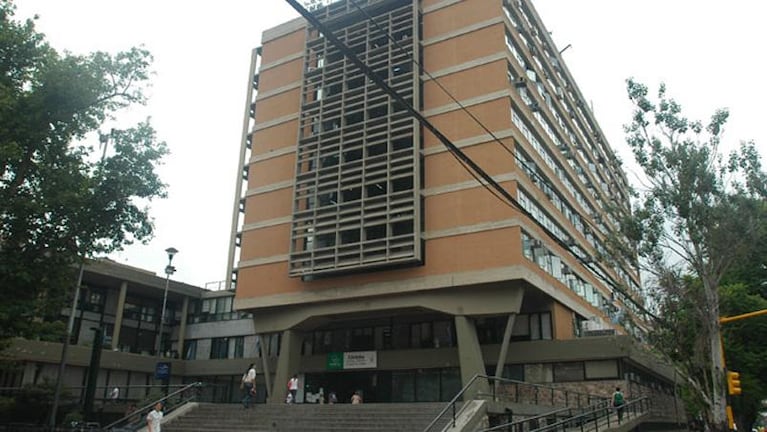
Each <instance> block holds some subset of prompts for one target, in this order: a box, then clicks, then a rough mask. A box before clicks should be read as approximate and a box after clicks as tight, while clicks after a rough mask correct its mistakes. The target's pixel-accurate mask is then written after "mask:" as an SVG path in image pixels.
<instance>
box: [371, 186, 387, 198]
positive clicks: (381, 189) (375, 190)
mask: <svg viewBox="0 0 767 432" xmlns="http://www.w3.org/2000/svg"><path fill="white" fill-rule="evenodd" d="M381 195H386V183H376V184H372V185H368V187H367V196H368V197H377V196H381Z"/></svg>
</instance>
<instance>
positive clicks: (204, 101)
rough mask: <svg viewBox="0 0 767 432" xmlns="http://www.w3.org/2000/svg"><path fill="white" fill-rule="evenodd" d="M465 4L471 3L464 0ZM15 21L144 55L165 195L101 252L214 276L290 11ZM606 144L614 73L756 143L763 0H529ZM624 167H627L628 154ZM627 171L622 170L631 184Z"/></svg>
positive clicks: (229, 4)
mask: <svg viewBox="0 0 767 432" xmlns="http://www.w3.org/2000/svg"><path fill="white" fill-rule="evenodd" d="M466 1H471V0H466ZM17 5H18V12H17V18H26V17H31V16H33V15H34V14H38V15H39V17H40V18H39V20H38V21H37V26H38V29H39V30H40V31H42V32H44V33H45V34H46V35H47V37H48V40H49V42H50V43H51V44H52V45H53V46H54V47H55V48H57V49H60V50H69V51H72V52H74V53H78V54H84V53H87V52H91V51H95V50H101V51H109V52H116V51H118V50H126V49H128V48H130V47H132V46H136V45H142V44H143V45H144V46H145V47H146V48H147V49H149V50H150V51H151V52H152V54H153V55H154V58H155V63H154V67H153V69H154V71H155V73H156V74H155V76H154V77H153V78H152V88H151V90H150V92H149V96H150V98H151V99H150V102H149V104H148V105H147V106H146V107H141V108H139V109H134V110H132V111H131V112H130V113H126V114H125V115H124V116H123V117H121V118H122V119H123V121H124V122H127V121H128V120H130V121H136V120H139V119H143V118H145V117H147V116H151V117H152V123H153V125H154V127H155V128H156V129H157V132H158V136H159V137H160V139H162V140H164V141H166V142H167V144H168V146H169V147H170V150H171V155H170V156H169V157H168V158H167V159H166V161H165V165H164V166H163V167H161V168H160V173H161V175H162V178H163V180H164V181H165V182H166V183H167V184H168V185H169V197H168V199H166V200H162V201H157V202H154V203H153V204H152V210H151V212H152V215H153V216H154V218H155V228H156V235H155V238H154V239H153V240H152V241H151V242H150V243H149V244H148V245H134V246H130V247H128V248H127V249H126V250H125V251H123V252H121V253H117V254H114V255H113V256H111V258H112V259H114V260H116V261H119V262H122V263H126V264H129V265H133V266H137V267H141V268H144V269H147V270H150V271H154V272H156V273H158V274H163V268H164V267H165V265H166V264H167V257H166V255H165V252H164V250H165V249H166V248H167V247H170V246H173V247H175V248H177V249H178V250H179V251H180V252H179V254H178V255H177V257H176V259H175V260H174V264H175V265H176V268H177V269H178V272H177V273H176V274H175V275H174V279H178V280H181V281H184V282H187V283H191V284H196V285H203V284H205V283H206V282H211V281H218V280H223V279H224V277H225V273H226V259H227V251H228V246H229V231H230V223H231V211H232V202H233V199H234V196H233V194H234V185H235V180H236V177H237V176H238V175H239V169H238V167H237V162H238V161H237V158H238V154H239V144H240V133H241V126H242V113H243V109H244V105H245V102H246V101H245V91H246V86H247V85H248V76H247V74H248V65H249V59H250V51H251V49H252V48H254V47H256V46H258V45H259V44H260V39H261V33H262V31H263V30H264V29H267V28H270V27H273V26H275V25H277V24H280V23H282V22H284V21H286V20H288V19H291V18H293V17H295V16H297V14H296V13H295V12H294V11H293V10H292V9H291V8H290V6H288V5H287V3H286V2H284V1H282V0H250V1H240V0H237V1H227V0H224V1H220V2H215V3H214V2H210V1H208V2H202V1H197V0H188V1H154V0H153V1H149V0H131V1H127V0H119V1H118V0H66V1H62V0H21V1H20V0H17ZM534 5H535V7H536V8H537V10H538V13H539V14H540V16H541V18H542V19H543V21H544V23H545V25H546V27H547V28H548V30H549V31H550V32H551V33H552V37H553V38H554V41H555V42H556V44H557V45H558V48H559V49H560V50H561V49H563V48H564V47H565V46H567V45H568V44H571V47H570V48H568V49H567V50H566V51H565V52H564V54H563V56H564V59H565V62H566V64H567V66H568V68H569V69H570V72H571V73H572V74H573V76H574V78H575V80H576V81H577V83H578V85H579V87H580V89H581V91H582V92H583V94H584V96H585V97H586V98H587V99H588V100H589V101H590V102H591V103H592V104H593V107H594V112H595V114H596V117H597V120H598V121H599V123H600V126H601V128H602V130H603V132H604V133H605V134H606V135H607V138H608V140H609V142H610V144H611V146H612V147H613V148H614V149H615V150H616V152H617V153H618V154H619V155H620V156H621V158H622V159H623V160H624V161H626V162H629V161H630V160H631V155H630V154H629V153H628V150H627V146H626V144H625V142H624V137H623V131H622V125H623V124H624V123H627V122H628V120H629V119H630V109H631V108H630V106H629V104H628V101H627V99H626V96H625V95H626V92H625V80H626V78H628V77H635V78H637V79H639V80H640V81H643V82H645V83H646V84H648V85H650V86H651V87H652V88H653V89H655V88H657V84H658V83H660V82H665V83H666V84H667V86H668V90H669V93H670V94H671V95H672V96H674V97H675V98H676V99H677V100H678V101H679V102H680V103H682V105H683V108H684V109H685V112H686V113H687V115H688V116H689V117H692V118H700V119H702V120H706V119H707V118H708V116H709V115H710V114H711V113H712V112H713V111H714V109H716V108H720V107H726V108H729V109H730V112H731V117H730V122H729V126H728V127H727V130H726V134H725V140H726V141H727V142H728V145H730V146H734V145H735V144H737V142H739V140H755V141H756V142H757V143H758V144H759V145H760V147H761V148H762V155H763V156H764V155H765V154H767V152H765V151H764V148H765V146H767V131H766V130H765V127H764V123H765V121H764V119H765V116H766V115H767V110H765V108H764V103H765V101H767V87H765V85H764V83H763V81H764V75H765V63H767V61H766V60H765V56H764V50H765V47H764V43H765V41H767V26H765V25H764V24H763V22H762V21H763V19H764V18H765V17H766V16H767V14H766V13H765V12H767V10H766V9H767V3H764V2H760V1H746V0H733V1H730V2H722V1H712V0H696V1H692V0H689V1H688V0H673V1H670V0H644V1H641V2H639V1H636V0H634V1H620V0H577V1H574V0H534ZM627 166H629V169H630V165H629V164H627ZM634 179H635V176H634V175H632V173H629V180H630V181H633V180H634Z"/></svg>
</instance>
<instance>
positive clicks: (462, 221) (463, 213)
mask: <svg viewBox="0 0 767 432" xmlns="http://www.w3.org/2000/svg"><path fill="white" fill-rule="evenodd" d="M426 207H427V209H428V211H427V212H426V214H425V217H426V229H427V231H436V230H444V229H449V228H458V227H464V226H468V225H475V224H481V223H488V222H494V221H502V220H507V219H509V218H512V217H515V216H519V212H517V211H515V210H514V209H512V208H511V207H509V206H507V205H505V204H504V203H502V202H501V201H500V200H499V199H498V198H496V197H495V196H494V195H493V194H491V193H490V192H489V191H487V190H485V189H483V188H479V187H475V188H471V189H464V190H460V191H456V192H451V193H446V194H440V195H435V196H430V197H427V198H426Z"/></svg>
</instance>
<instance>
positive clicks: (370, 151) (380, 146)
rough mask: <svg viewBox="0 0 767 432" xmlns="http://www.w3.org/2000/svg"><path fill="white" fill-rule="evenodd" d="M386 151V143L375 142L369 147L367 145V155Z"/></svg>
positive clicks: (376, 154)
mask: <svg viewBox="0 0 767 432" xmlns="http://www.w3.org/2000/svg"><path fill="white" fill-rule="evenodd" d="M384 153H386V144H385V143H382V144H375V145H372V146H370V147H368V156H378V155H380V154H384Z"/></svg>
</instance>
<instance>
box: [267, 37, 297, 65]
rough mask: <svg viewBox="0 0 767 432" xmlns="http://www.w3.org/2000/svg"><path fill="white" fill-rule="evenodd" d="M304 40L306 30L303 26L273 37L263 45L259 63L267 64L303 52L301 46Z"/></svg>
mask: <svg viewBox="0 0 767 432" xmlns="http://www.w3.org/2000/svg"><path fill="white" fill-rule="evenodd" d="M305 41H306V32H305V30H304V29H303V28H301V29H299V30H298V31H294V32H292V33H289V34H286V35H284V36H282V37H279V38H276V39H273V40H271V41H269V43H267V44H265V45H264V47H263V53H262V55H261V64H262V65H268V64H270V63H274V62H276V61H279V60H280V59H281V58H283V57H288V56H290V55H292V54H296V53H300V52H303V50H302V47H303V45H304V43H305Z"/></svg>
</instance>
